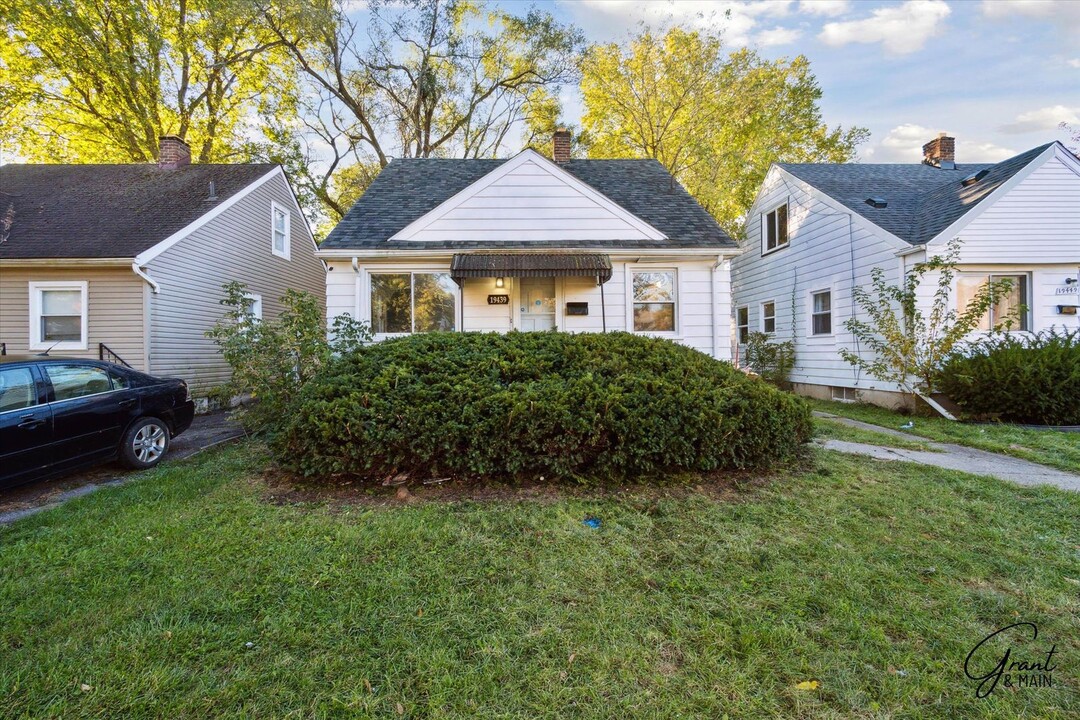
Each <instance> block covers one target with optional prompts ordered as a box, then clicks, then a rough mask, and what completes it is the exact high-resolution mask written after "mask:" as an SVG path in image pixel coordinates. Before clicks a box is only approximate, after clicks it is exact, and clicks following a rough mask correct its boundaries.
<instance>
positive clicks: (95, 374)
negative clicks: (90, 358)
mask: <svg viewBox="0 0 1080 720" xmlns="http://www.w3.org/2000/svg"><path fill="white" fill-rule="evenodd" d="M42 369H43V370H44V371H45V376H46V377H47V378H49V382H50V383H52V386H53V399H54V400H56V401H60V400H71V399H72V398H79V397H85V396H87V395H98V394H100V393H105V392H109V391H110V390H112V382H111V381H110V380H109V374H108V373H107V372H105V371H104V370H102V369H101V368H99V367H94V366H92V365H63V364H60V363H44V364H43V365H42Z"/></svg>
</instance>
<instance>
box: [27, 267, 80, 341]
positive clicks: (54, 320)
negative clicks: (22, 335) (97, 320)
mask: <svg viewBox="0 0 1080 720" xmlns="http://www.w3.org/2000/svg"><path fill="white" fill-rule="evenodd" d="M86 295H87V283H86V282H67V281H63V282H59V281H50V282H32V283H30V349H31V350H48V349H50V348H55V349H57V350H85V349H86V346H87V339H86V334H87V312H86V310H87V308H86V300H87V298H86Z"/></svg>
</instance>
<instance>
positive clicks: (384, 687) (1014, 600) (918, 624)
mask: <svg viewBox="0 0 1080 720" xmlns="http://www.w3.org/2000/svg"><path fill="white" fill-rule="evenodd" d="M815 452H816V454H815V455H814V460H813V462H814V464H815V465H816V469H813V468H810V469H807V470H800V471H795V470H792V471H790V473H789V474H784V475H780V476H777V477H775V478H773V479H772V480H771V481H769V482H766V483H761V482H754V483H749V484H746V485H743V486H741V487H739V488H737V489H735V490H733V491H731V492H728V493H726V494H724V493H718V492H712V491H710V490H709V488H705V489H704V490H696V489H694V488H692V487H681V488H673V489H670V490H666V491H655V490H653V491H631V492H628V493H623V494H619V493H611V492H609V493H595V494H591V495H590V494H586V493H583V492H582V491H577V492H573V493H564V494H563V495H555V496H550V497H544V498H541V499H532V500H526V501H513V500H492V501H486V502H470V501H464V502H455V503H445V502H425V501H422V500H421V501H416V502H410V503H402V502H397V501H395V500H393V499H389V500H388V501H387V503H386V504H385V505H382V506H373V505H371V504H340V503H328V502H326V503H303V504H281V503H280V502H272V501H270V500H269V498H268V491H267V488H266V486H265V485H264V484H263V482H262V481H261V480H260V479H259V477H258V473H259V470H260V468H262V467H264V466H265V464H266V462H267V460H266V456H265V454H264V451H263V450H262V449H261V448H260V447H259V446H258V445H255V444H250V443H249V444H243V445H238V446H233V447H228V448H223V449H218V450H214V451H210V452H208V453H206V454H204V455H202V456H200V457H198V458H195V459H193V460H191V461H187V462H181V463H177V464H174V465H170V466H166V467H163V468H160V469H158V470H156V471H153V472H151V473H147V474H146V476H145V477H143V478H141V479H139V480H138V481H136V482H133V483H131V484H129V485H127V486H124V487H119V488H113V489H108V490H103V491H100V492H98V493H95V494H93V495H90V496H88V497H85V498H81V499H79V500H76V501H73V502H71V503H69V504H67V505H65V506H63V507H61V508H59V509H56V510H52V511H48V512H45V513H42V514H39V515H37V516H34V517H31V518H28V519H25V520H22V521H20V522H18V523H15V524H14V525H11V526H6V527H0V606H2V607H3V609H4V612H3V614H2V616H0V716H2V717H5V718H19V717H45V716H48V717H65V718H78V717H95V718H97V717H168V718H180V717H191V718H206V717H296V718H299V717H305V718H307V717H391V718H397V717H432V718H451V717H464V716H470V717H490V718H495V717H499V718H536V717H547V718H554V717H585V718H594V717H595V718H611V717H650V718H653V717H655V718H675V717H709V718H722V717H730V718H838V717H844V718H847V717H857V718H877V719H880V718H1006V717H1007V718H1020V717H1029V718H1040V719H1046V718H1067V717H1077V715H1078V713H1080V681H1078V678H1080V495H1077V494H1070V493H1066V492H1063V491H1059V490H1055V489H1052V488H1040V489H1030V488H1019V487H1015V486H1012V485H1009V484H1006V483H1003V482H999V481H995V480H991V479H981V478H976V477H972V476H967V475H963V474H960V473H953V472H947V471H940V470H935V469H930V468H925V467H920V466H915V465H909V464H905V463H875V462H874V461H872V460H869V459H866V458H859V457H854V456H851V457H849V456H841V455H838V454H832V453H826V452H824V451H815ZM417 492H418V494H419V493H420V492H422V491H417ZM588 516H596V517H598V518H600V519H601V521H602V526H601V527H600V528H599V529H595V530H594V529H592V528H590V527H587V526H586V525H584V524H583V523H582V520H583V519H584V518H586V517H588ZM1019 620H1029V621H1032V622H1035V623H1037V624H1038V628H1039V638H1038V641H1037V642H1034V643H1032V642H1026V643H1025V642H1020V641H1018V642H1017V643H1014V646H1015V649H1014V658H1015V657H1018V656H1026V657H1028V658H1029V659H1032V660H1033V659H1034V656H1035V655H1037V654H1039V653H1042V654H1045V652H1046V650H1047V649H1048V648H1049V645H1050V644H1051V643H1053V644H1056V646H1057V655H1056V656H1055V658H1056V661H1057V670H1056V671H1055V672H1054V674H1053V682H1054V687H1052V688H1033V689H1023V690H1009V689H1007V688H1000V687H999V689H998V690H996V691H995V692H994V693H993V694H992V695H991V696H990V697H989V698H987V699H983V700H978V699H976V698H975V685H976V683H974V682H972V681H970V680H968V679H966V678H965V677H964V674H963V663H964V659H965V657H966V656H967V654H968V652H969V651H970V650H971V649H972V647H973V646H974V645H975V644H976V643H977V642H978V641H979V640H981V639H982V638H983V637H984V636H986V635H987V634H988V633H990V632H992V631H993V630H995V629H998V628H1000V627H1003V626H1005V625H1008V624H1011V623H1014V622H1018V621H1019ZM1044 643H1045V647H1044ZM990 664H991V665H992V664H993V662H991V663H990ZM987 669H989V668H987ZM811 680H814V681H817V682H818V683H820V685H819V686H818V687H817V688H816V689H800V688H799V687H798V684H799V683H800V682H804V681H811Z"/></svg>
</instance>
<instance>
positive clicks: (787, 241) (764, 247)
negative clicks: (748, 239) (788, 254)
mask: <svg viewBox="0 0 1080 720" xmlns="http://www.w3.org/2000/svg"><path fill="white" fill-rule="evenodd" d="M780 208H784V242H780V241H779V235H780V228H779V227H777V229H776V230H777V243H776V247H772V248H770V247H769V225H770V224H771V223H769V215H772V214H773V213H774V212H776V211H777V210H779V209H780ZM777 225H779V222H777ZM790 246H791V204H790V203H789V202H788V201H787V200H784V202H782V203H777V204H776V205H775V206H773V207H772V208H771V209H770V210H766V211H765V212H763V213H761V256H762V257H765V256H766V255H771V254H773V253H774V252H779V251H781V250H783V249H785V248H787V247H790Z"/></svg>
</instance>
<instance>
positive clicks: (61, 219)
mask: <svg viewBox="0 0 1080 720" xmlns="http://www.w3.org/2000/svg"><path fill="white" fill-rule="evenodd" d="M274 167H275V166H274V165H272V164H262V163H252V164H245V165H210V164H207V165H202V164H193V165H187V166H183V167H180V168H176V169H172V170H169V169H164V168H160V167H158V166H157V165H153V164H143V165H4V166H0V222H2V221H3V218H4V217H5V215H6V214H7V213H8V211H9V209H13V211H14V213H13V215H12V216H11V217H12V223H11V227H10V232H9V234H8V237H7V240H6V241H5V242H2V243H0V259H13V258H129V257H135V256H136V255H138V254H139V253H140V252H142V251H143V250H146V249H148V248H150V247H153V246H154V245H156V244H157V243H158V242H160V241H162V240H164V239H165V238H167V237H169V236H170V235H172V234H173V233H174V232H176V231H177V230H180V229H181V228H183V227H185V226H186V225H188V224H190V223H192V222H194V221H195V220H197V219H198V218H199V217H201V216H202V215H203V214H205V213H207V212H209V211H210V210H213V209H214V207H216V206H217V205H219V204H220V203H222V202H224V201H225V200H228V199H229V198H230V197H232V196H233V195H235V194H236V193H237V192H240V191H241V190H243V189H244V188H246V187H247V186H248V185H250V184H251V183H252V182H254V181H255V180H257V179H259V178H261V177H263V176H264V175H266V174H267V173H268V172H270V171H271V170H273V169H274ZM211 180H213V181H214V186H215V190H216V194H217V198H218V199H217V200H216V201H210V200H208V199H207V198H208V196H209V191H210V181H211Z"/></svg>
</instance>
